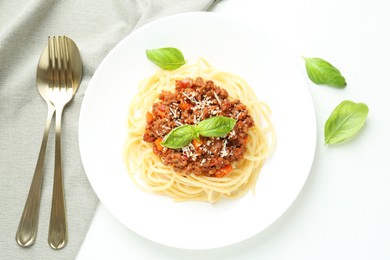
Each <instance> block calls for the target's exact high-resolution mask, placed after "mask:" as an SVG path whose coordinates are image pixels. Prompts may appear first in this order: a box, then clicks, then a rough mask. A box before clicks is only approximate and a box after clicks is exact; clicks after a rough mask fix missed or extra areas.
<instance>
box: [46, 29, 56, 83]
mask: <svg viewBox="0 0 390 260" xmlns="http://www.w3.org/2000/svg"><path fill="white" fill-rule="evenodd" d="M47 41H48V52H49V71H50V80H49V88H51V89H52V88H53V87H54V70H55V68H54V66H55V59H54V49H53V40H52V38H51V37H50V36H49V37H48V40H47Z"/></svg>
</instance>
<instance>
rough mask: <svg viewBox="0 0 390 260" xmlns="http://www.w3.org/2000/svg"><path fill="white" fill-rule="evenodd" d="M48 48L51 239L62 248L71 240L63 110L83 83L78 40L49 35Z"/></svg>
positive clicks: (49, 238) (53, 245)
mask: <svg viewBox="0 0 390 260" xmlns="http://www.w3.org/2000/svg"><path fill="white" fill-rule="evenodd" d="M48 52H49V67H50V68H51V69H50V70H49V71H50V79H51V80H50V81H49V82H50V84H49V88H48V91H47V96H48V98H49V100H50V102H51V103H52V104H53V105H54V107H55V109H56V136H55V137H56V138H55V160H54V181H53V198H52V206H51V215H50V225H49V235H48V242H49V244H50V246H51V247H52V248H53V249H61V248H63V247H65V246H66V243H67V241H68V230H67V222H66V212H65V197H64V187H63V177H62V165H61V121H62V112H63V110H64V107H65V106H66V105H67V104H68V103H69V101H70V100H71V99H72V98H73V96H74V94H75V93H76V91H77V89H78V87H79V86H80V82H81V75H82V62H81V57H80V53H79V50H78V48H77V46H76V44H75V43H74V42H73V41H72V40H71V39H70V38H68V37H66V36H58V37H55V36H53V37H49V39H48Z"/></svg>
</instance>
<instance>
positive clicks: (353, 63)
mask: <svg viewBox="0 0 390 260" xmlns="http://www.w3.org/2000/svg"><path fill="white" fill-rule="evenodd" d="M212 11H213V12H218V13H224V14H227V15H231V16H235V17H236V18H238V19H240V20H242V21H243V22H245V23H247V24H248V25H249V26H253V27H255V28H256V30H257V31H258V32H265V33H267V34H270V35H272V36H273V37H275V39H276V40H277V41H279V42H280V43H281V44H282V45H284V47H285V48H286V50H287V51H288V52H289V53H290V54H291V56H292V57H293V59H295V61H296V63H297V66H299V67H300V69H301V70H302V76H303V77H306V74H305V71H304V63H303V60H302V56H305V57H321V58H323V59H326V60H328V61H329V62H331V63H332V64H333V65H335V66H336V67H338V68H339V69H340V70H341V72H342V73H343V75H344V76H345V78H346V80H347V83H348V86H347V87H346V88H345V89H343V90H339V89H334V88H329V87H322V86H316V85H314V84H312V83H311V82H309V81H308V80H307V85H308V88H309V91H310V93H311V95H312V98H313V101H314V106H315V112H316V116H317V127H318V130H317V134H318V141H317V148H316V156H315V159H314V163H313V167H312V170H311V172H310V175H309V178H308V180H307V182H306V184H305V186H304V188H303V190H302V192H301V193H300V194H299V196H298V198H297V199H296V200H295V202H294V203H293V205H292V206H291V207H290V208H289V209H288V211H287V212H286V213H285V214H284V215H283V216H282V217H281V218H279V219H278V220H277V221H276V222H275V223H274V224H273V225H271V226H270V227H269V228H267V229H266V230H265V231H263V232H261V233H260V234H258V235H256V236H255V237H252V238H250V239H248V240H246V241H243V242H241V243H239V244H236V245H233V246H229V247H225V248H221V249H213V250H205V251H192V250H181V249H174V248H169V247H166V246H162V245H159V244H156V243H154V242H151V241H148V240H146V239H144V238H142V237H140V236H138V235H137V234H135V233H134V232H132V231H131V230H128V229H127V228H126V227H125V226H123V225H122V224H121V223H119V222H118V221H117V220H116V219H115V218H114V217H113V216H112V215H111V214H110V213H109V212H108V211H107V210H106V208H105V207H104V206H103V205H101V204H100V205H99V206H98V209H97V211H96V215H95V217H94V219H93V221H92V224H91V227H90V229H89V232H88V234H87V236H86V239H85V241H84V243H83V245H82V247H81V250H80V252H79V254H78V257H77V259H78V260H84V259H273V260H277V259H300V260H302V259H354V260H357V259H390V163H389V162H390V151H389V147H390V102H389V101H390V81H389V79H388V78H389V76H390V62H389V61H390V1H387V0H370V1H368V0H365V1H364V0H355V1H352V0H349V1H348V0H344V1H336V0H327V1H325V0H311V1H309V0H295V1H289V0H276V1H256V0H241V1H240V0H223V1H222V2H220V3H218V4H217V5H216V6H215V7H214V8H213V9H212ZM345 99H350V100H353V101H355V102H364V103H366V104H367V105H368V106H369V108H370V112H369V116H368V119H367V123H366V125H365V127H364V128H363V130H362V131H361V132H360V133H359V135H358V136H357V137H356V138H354V139H353V140H352V141H350V142H347V143H344V144H341V145H336V146H325V145H324V144H323V143H324V139H323V126H324V124H325V121H326V119H327V118H328V116H329V115H330V113H331V111H332V110H333V109H334V108H335V107H336V106H337V105H338V104H339V103H340V102H341V101H343V100H345ZM298 116H299V115H298Z"/></svg>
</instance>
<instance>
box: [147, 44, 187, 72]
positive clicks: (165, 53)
mask: <svg viewBox="0 0 390 260" xmlns="http://www.w3.org/2000/svg"><path fill="white" fill-rule="evenodd" d="M146 56H147V57H148V59H149V60H150V61H151V62H153V63H154V64H156V65H157V66H159V67H160V68H162V69H164V70H175V69H177V68H179V67H181V66H183V65H184V64H185V63H186V61H185V59H184V56H183V53H181V51H180V50H178V49H176V48H172V47H166V48H160V49H153V50H146Z"/></svg>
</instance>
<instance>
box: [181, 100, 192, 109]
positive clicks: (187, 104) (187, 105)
mask: <svg viewBox="0 0 390 260" xmlns="http://www.w3.org/2000/svg"><path fill="white" fill-rule="evenodd" d="M191 107H192V105H191V104H190V103H187V102H181V103H180V105H179V108H180V110H181V111H184V110H187V109H190V108H191Z"/></svg>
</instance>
